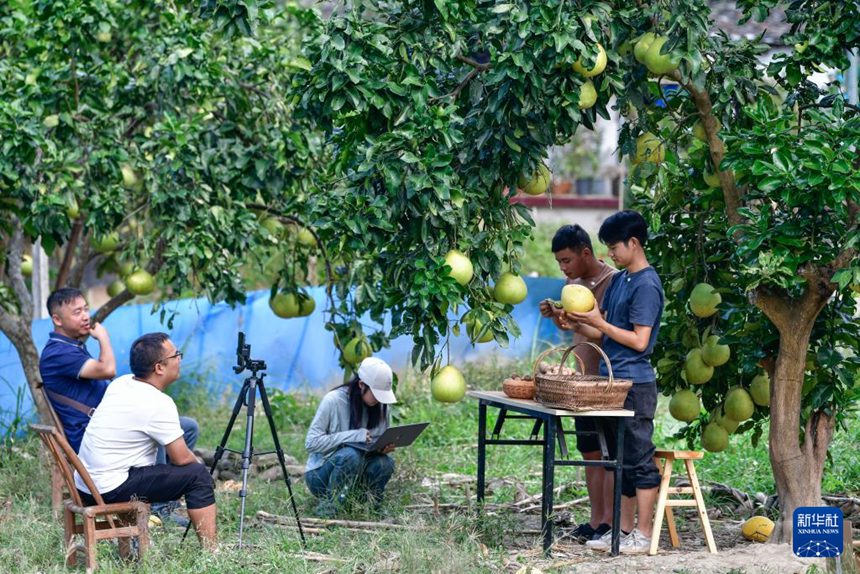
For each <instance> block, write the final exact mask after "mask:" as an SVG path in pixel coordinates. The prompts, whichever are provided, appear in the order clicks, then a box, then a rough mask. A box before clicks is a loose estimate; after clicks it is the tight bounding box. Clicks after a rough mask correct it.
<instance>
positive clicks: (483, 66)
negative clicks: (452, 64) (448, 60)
mask: <svg viewBox="0 0 860 574" xmlns="http://www.w3.org/2000/svg"><path fill="white" fill-rule="evenodd" d="M455 58H456V60H457V61H458V62H463V63H464V64H468V65H470V66H472V67H473V68H475V69H476V70H478V71H479V72H486V71H487V70H489V69H490V64H489V63H487V64H482V63H481V62H479V61H477V60H475V59H472V58H470V57H468V56H463V55H462V54H457V55H456V56H455Z"/></svg>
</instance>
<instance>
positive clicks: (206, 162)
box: [0, 0, 318, 416]
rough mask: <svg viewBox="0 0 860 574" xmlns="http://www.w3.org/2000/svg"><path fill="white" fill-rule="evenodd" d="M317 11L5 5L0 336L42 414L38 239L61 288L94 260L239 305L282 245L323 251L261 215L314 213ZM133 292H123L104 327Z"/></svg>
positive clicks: (0, 89)
mask: <svg viewBox="0 0 860 574" xmlns="http://www.w3.org/2000/svg"><path fill="white" fill-rule="evenodd" d="M304 14H305V13H304V12H303V11H301V10H298V9H288V10H282V9H279V10H274V9H269V10H267V11H264V12H259V13H257V14H256V17H254V18H252V16H254V14H253V12H249V10H248V9H242V7H241V6H238V5H236V6H227V5H221V4H219V3H203V6H202V8H201V5H200V3H191V2H161V1H154V2H153V1H149V0H147V1H139V2H137V1H128V2H125V1H124V2H120V1H115V0H91V1H82V2H71V3H67V2H45V1H35V0H33V1H29V0H20V1H17V0H13V1H12V2H4V3H3V4H2V6H0V77H2V78H3V80H2V82H0V134H2V136H0V193H2V201H0V245H2V246H3V250H2V255H0V302H2V306H0V329H2V332H3V333H4V334H5V335H6V336H7V337H9V339H10V340H11V341H12V342H13V344H14V346H15V348H16V349H17V351H18V353H19V356H20V358H21V361H22V364H23V367H24V371H25V374H26V377H27V381H28V384H29V386H30V388H31V389H32V390H34V392H33V393H32V394H33V399H34V401H35V403H36V404H37V406H38V407H39V411H40V413H41V414H42V416H44V415H45V410H44V404H43V401H42V395H41V394H40V393H38V392H35V389H36V388H37V385H38V384H39V382H40V381H39V373H38V350H37V349H36V348H35V346H34V343H33V339H32V335H31V321H32V318H33V308H32V303H31V299H30V296H29V293H28V285H27V279H26V278H25V276H24V274H23V273H22V270H21V261H22V255H23V253H24V251H25V250H27V249H28V248H29V245H30V244H32V243H33V242H35V241H36V240H40V241H41V245H42V246H43V247H44V248H45V249H46V251H47V252H48V253H49V254H50V262H51V267H52V268H51V276H50V280H51V288H52V289H53V288H57V287H62V286H79V285H81V282H82V278H83V277H84V273H85V270H86V269H87V268H88V267H89V268H92V267H97V268H99V270H100V271H105V272H108V273H115V274H116V275H121V276H124V277H127V279H126V283H127V286H128V289H129V290H131V291H134V292H136V293H146V292H148V291H150V290H151V289H152V280H153V277H154V279H155V283H156V285H157V287H158V289H159V291H158V295H157V297H158V298H159V299H162V298H163V299H167V298H170V297H176V296H178V295H179V294H182V293H198V294H206V295H208V296H209V297H210V298H211V299H212V300H226V301H228V302H236V301H241V300H243V298H244V297H245V285H244V284H243V281H242V274H241V271H242V269H243V266H245V267H247V264H248V263H251V264H253V265H258V266H259V267H262V266H263V265H264V264H265V263H267V262H268V259H269V258H270V257H271V253H278V254H281V252H283V253H287V255H283V257H284V258H288V259H289V260H290V261H292V262H299V263H295V265H298V266H302V265H303V263H302V261H303V260H306V259H307V257H308V255H309V254H310V253H311V252H310V250H309V249H308V248H304V247H303V246H301V245H299V244H298V242H297V241H296V240H294V239H291V238H289V237H279V236H278V234H276V233H273V232H272V231H270V230H269V228H267V227H265V226H263V225H261V224H260V222H259V221H260V220H259V216H258V211H255V210H254V209H253V206H254V205H256V204H261V205H276V206H278V209H279V210H281V211H283V212H284V213H288V214H293V216H298V214H300V213H303V212H304V208H303V207H302V205H303V204H304V202H305V200H306V197H307V194H306V192H305V191H304V188H303V186H302V184H301V182H300V181H299V179H298V178H299V176H301V175H302V174H303V173H304V172H305V171H306V170H309V169H311V168H312V166H313V161H315V158H316V157H317V154H316V153H315V151H314V150H315V148H316V147H318V145H317V142H316V141H315V140H314V137H315V136H314V134H313V133H312V132H311V131H310V130H307V129H304V128H302V127H301V126H299V125H297V124H296V123H295V122H294V121H293V120H292V117H291V114H290V110H289V103H288V100H289V98H288V96H287V95H286V94H285V92H284V89H285V85H286V82H285V81H284V78H285V77H287V75H288V74H289V71H290V69H291V68H290V55H291V54H293V53H294V52H295V51H296V44H297V42H298V41H299V39H300V37H301V36H300V28H301V19H302V17H303V15H304ZM252 26H253V27H254V28H253V29H252ZM294 219H298V218H297V217H294ZM278 269H279V270H282V271H283V269H285V268H284V266H283V265H281V266H279V267H278ZM147 274H149V275H147ZM283 275H284V280H283V283H284V284H287V285H288V286H289V287H294V282H293V281H292V279H293V275H292V274H290V273H288V272H286V271H284V272H283ZM129 290H126V289H124V285H123V284H121V283H120V284H118V285H115V286H113V287H112V291H113V293H112V294H113V297H112V298H111V299H110V301H109V302H108V303H107V304H105V305H104V306H102V307H101V308H100V309H98V311H97V313H96V316H95V320H98V321H101V320H103V319H104V318H105V317H106V316H108V315H109V314H110V313H111V312H112V311H113V310H114V309H115V308H116V307H117V306H118V305H120V304H122V303H124V302H126V301H129V300H130V299H132V297H133V294H132V293H131V292H130V291H129ZM162 318H163V319H167V317H164V311H163V310H162Z"/></svg>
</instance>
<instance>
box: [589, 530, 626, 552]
mask: <svg viewBox="0 0 860 574" xmlns="http://www.w3.org/2000/svg"><path fill="white" fill-rule="evenodd" d="M619 534H620V537H621V538H620V542H619V548H620V547H621V545H623V544H624V540H626V539H627V538H628V537H629V536H630V534H624V532H620V533H619ZM585 547H586V548H591V549H592V550H599V551H600V552H609V550H610V549H611V548H612V530H609V531H608V532H607V533H606V534H604V535H603V536H601V537H600V538H596V539H594V540H589V541H587V542H586V543H585Z"/></svg>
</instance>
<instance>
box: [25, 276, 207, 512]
mask: <svg viewBox="0 0 860 574" xmlns="http://www.w3.org/2000/svg"><path fill="white" fill-rule="evenodd" d="M47 307H48V313H49V314H50V315H51V320H52V321H53V322H54V331H53V332H52V333H51V334H50V335H48V343H47V344H46V345H45V348H44V349H43V350H42V355H41V357H40V358H39V372H40V373H41V375H42V384H44V385H45V390H47V391H48V398H49V399H50V401H51V405H52V406H53V407H54V410H55V411H56V412H57V416H58V417H59V419H60V422H61V423H62V425H63V430H64V432H65V434H66V438H67V439H68V441H69V444H70V445H71V447H72V448H73V449H75V452H78V450H79V449H80V446H81V441H82V440H83V438H84V431H85V430H86V428H87V425H88V424H89V422H90V417H91V416H92V414H93V411H94V410H95V408H96V407H98V406H99V403H101V401H102V397H104V394H105V391H106V390H107V387H108V384H109V379H112V378H113V377H115V376H116V359H115V358H114V354H113V348H112V347H111V343H110V336H108V332H107V330H106V329H105V328H104V326H103V325H101V324H100V323H93V322H92V321H91V320H90V307H89V305H88V304H87V302H86V300H85V299H84V296H83V293H81V292H80V290H78V289H74V288H70V287H65V288H62V289H57V290H56V291H54V292H53V293H51V295H50V296H49V297H48V304H47ZM87 337H92V338H93V339H95V340H96V341H98V343H99V357H98V359H96V358H94V357H93V356H92V355H90V353H89V351H88V350H87V348H86V345H85V344H84V342H85V341H86V340H87ZM179 424H180V426H181V427H182V431H183V433H184V439H185V444H186V445H188V448H189V449H193V448H194V445H195V444H196V443H197V435H198V434H199V427H198V425H197V421H195V420H194V419H192V418H190V417H179ZM156 462H157V463H158V464H166V463H167V455H166V452H165V449H164V448H163V447H161V446H159V448H158V450H157V454H156ZM177 505H178V502H176V503H158V504H154V505H153V512H154V513H155V514H157V515H159V516H161V517H165V518H170V519H171V521H173V522H177V523H179V524H180V525H184V523H187V520H186V519H184V517H181V516H178V515H176V514H175V513H174V510H175V509H176V507H177Z"/></svg>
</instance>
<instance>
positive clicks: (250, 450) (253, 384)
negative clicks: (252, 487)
mask: <svg viewBox="0 0 860 574" xmlns="http://www.w3.org/2000/svg"><path fill="white" fill-rule="evenodd" d="M261 382H262V381H261V380H260V379H258V378H257V377H254V376H251V377H249V378H248V385H249V387H248V400H247V402H246V405H247V414H248V416H247V417H246V419H245V420H246V422H245V448H244V449H243V450H242V489H241V490H239V498H241V499H242V502H241V504H240V509H239V547H240V548H241V547H242V533H243V532H244V530H245V499H246V498H247V496H248V468H250V466H251V457H253V456H254V408H255V404H256V397H257V385H258V384H259V383H261Z"/></svg>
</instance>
